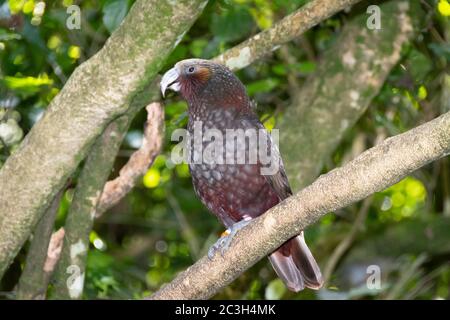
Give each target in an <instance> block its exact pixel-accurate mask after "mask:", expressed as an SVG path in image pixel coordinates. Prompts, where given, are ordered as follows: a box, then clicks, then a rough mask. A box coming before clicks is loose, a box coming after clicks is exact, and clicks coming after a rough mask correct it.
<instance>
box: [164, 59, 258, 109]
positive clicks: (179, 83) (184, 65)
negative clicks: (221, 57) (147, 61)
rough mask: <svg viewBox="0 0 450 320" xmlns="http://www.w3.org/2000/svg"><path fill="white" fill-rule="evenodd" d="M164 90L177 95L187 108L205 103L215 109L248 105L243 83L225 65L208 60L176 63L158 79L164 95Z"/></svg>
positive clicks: (187, 60) (190, 60) (188, 60)
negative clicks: (169, 90) (213, 106)
mask: <svg viewBox="0 0 450 320" xmlns="http://www.w3.org/2000/svg"><path fill="white" fill-rule="evenodd" d="M167 89H171V90H173V91H177V92H180V94H181V95H182V97H183V98H184V99H185V100H186V101H187V102H188V103H189V105H192V104H195V103H198V102H207V103H210V104H214V105H216V106H226V105H236V106H239V105H247V104H248V101H249V99H248V96H247V93H246V90H245V87H244V85H243V84H242V82H241V81H240V80H239V79H238V78H237V77H236V76H235V75H234V74H233V73H232V72H231V71H230V70H229V69H228V68H227V67H226V66H224V65H222V64H219V63H215V62H212V61H209V60H202V59H186V60H182V61H179V62H178V63H176V64H175V66H174V67H173V68H172V69H170V70H169V71H167V72H166V73H165V74H164V76H163V77H162V79H161V92H162V94H163V96H164V95H165V92H166V90H167Z"/></svg>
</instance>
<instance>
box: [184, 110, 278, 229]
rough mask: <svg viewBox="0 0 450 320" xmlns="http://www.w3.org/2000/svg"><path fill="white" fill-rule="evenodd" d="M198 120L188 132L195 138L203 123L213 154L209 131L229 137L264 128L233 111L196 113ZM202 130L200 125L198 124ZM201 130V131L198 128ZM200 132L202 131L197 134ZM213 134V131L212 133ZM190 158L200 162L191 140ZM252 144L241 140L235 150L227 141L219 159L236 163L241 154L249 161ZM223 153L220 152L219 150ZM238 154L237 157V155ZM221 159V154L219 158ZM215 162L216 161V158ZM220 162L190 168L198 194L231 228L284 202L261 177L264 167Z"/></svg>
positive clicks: (205, 140)
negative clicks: (231, 132) (232, 132)
mask: <svg viewBox="0 0 450 320" xmlns="http://www.w3.org/2000/svg"><path fill="white" fill-rule="evenodd" d="M196 111H197V112H196V113H195V116H194V115H193V114H190V117H189V123H188V131H189V134H190V136H191V137H193V136H194V121H202V127H201V129H202V132H203V141H202V146H203V150H205V149H208V147H209V149H210V150H212V149H213V148H212V145H211V144H212V143H214V142H211V137H210V136H207V135H206V134H205V132H206V131H207V130H211V129H213V130H218V131H220V132H221V133H222V136H223V137H224V140H225V137H226V129H243V130H246V129H250V128H253V129H255V130H258V129H261V128H263V126H262V125H261V124H260V123H259V121H257V120H256V121H251V120H249V119H247V118H246V116H241V115H240V114H239V113H236V112H233V109H224V108H220V109H214V110H206V109H204V110H196ZM197 126H198V124H197ZM197 128H199V127H197ZM197 132H199V131H197ZM210 132H211V131H210ZM189 145H190V150H189V151H190V152H189V157H190V159H191V160H193V159H198V156H199V154H200V151H199V150H198V149H199V148H198V145H197V146H195V145H194V142H193V141H192V140H191V143H190V144H189ZM247 149H248V144H246V143H245V141H242V140H237V141H236V145H235V147H234V148H230V145H229V144H228V148H227V144H226V143H225V141H223V145H222V152H223V153H222V155H221V157H219V158H222V159H227V158H228V159H229V158H230V157H233V158H234V159H236V155H237V153H239V154H240V155H242V154H245V156H246V158H245V159H248V157H249V150H247ZM219 151H220V150H219ZM233 151H234V152H237V153H233ZM218 155H219V154H218ZM212 158H214V157H212ZM215 159H216V161H209V163H206V161H202V162H199V163H192V161H191V162H190V164H189V168H190V172H191V175H192V180H193V185H194V189H195V192H196V193H197V195H198V196H199V198H200V199H201V201H202V202H203V204H205V206H206V207H207V208H208V209H209V210H210V211H211V212H212V213H214V214H215V215H216V216H218V217H219V219H220V220H221V221H222V223H223V224H224V225H225V226H227V227H229V226H230V225H232V224H233V223H235V222H236V221H239V220H241V219H243V218H244V217H247V216H248V217H252V218H253V217H257V216H259V215H261V214H262V213H264V212H265V211H267V210H268V209H270V208H271V207H273V206H274V205H276V204H277V203H278V202H279V201H280V199H279V197H278V195H277V194H276V193H275V191H274V190H273V188H272V186H271V185H270V184H269V183H268V181H267V179H266V177H265V176H263V175H261V174H260V165H259V164H258V163H256V164H249V163H248V161H247V162H246V163H245V164H241V163H234V164H229V163H223V164H222V163H220V161H218V160H217V158H215Z"/></svg>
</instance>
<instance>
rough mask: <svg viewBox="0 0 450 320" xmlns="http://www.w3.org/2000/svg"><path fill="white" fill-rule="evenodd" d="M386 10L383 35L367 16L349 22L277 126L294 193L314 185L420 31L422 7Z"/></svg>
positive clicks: (396, 5)
mask: <svg viewBox="0 0 450 320" xmlns="http://www.w3.org/2000/svg"><path fill="white" fill-rule="evenodd" d="M380 9H381V19H382V20H381V22H382V28H381V29H380V30H369V29H368V28H367V26H366V23H367V17H368V16H367V14H366V13H365V12H364V13H362V14H360V15H358V16H356V17H355V18H354V19H353V20H351V21H349V22H347V24H346V25H345V26H344V28H343V30H342V33H341V35H340V36H339V37H338V39H336V41H335V44H334V45H333V46H331V47H330V48H329V50H327V51H326V52H325V53H324V54H323V56H322V57H321V62H320V63H319V65H318V67H317V71H316V72H315V73H314V74H313V75H311V77H310V78H309V79H308V80H307V81H306V82H305V83H304V84H303V86H302V88H301V90H300V91H298V93H297V94H296V95H295V96H294V97H293V99H292V105H291V106H290V107H289V108H287V109H286V112H285V114H284V115H283V118H282V120H281V121H280V123H279V124H278V125H277V126H278V127H279V128H280V141H281V143H280V149H281V154H282V155H283V160H284V163H285V165H286V170H287V174H288V177H289V180H290V183H291V186H292V188H293V189H294V190H299V189H300V188H302V187H304V186H307V185H309V184H311V183H312V182H313V181H314V179H315V178H316V177H317V176H318V175H319V173H320V171H321V170H322V167H323V164H324V162H325V161H326V159H327V158H328V157H329V156H330V155H331V154H332V152H333V151H334V150H335V148H336V147H337V146H338V145H339V143H340V141H341V140H342V138H343V137H344V134H345V133H346V132H347V131H348V129H350V128H351V127H352V126H353V125H354V124H355V123H356V121H357V120H358V119H359V118H360V117H361V116H362V115H363V114H364V112H365V111H366V110H367V108H368V106H369V105H370V102H371V101H372V99H373V98H374V97H375V96H376V95H377V93H378V92H379V90H380V89H381V87H382V86H383V83H384V81H385V79H386V77H387V76H388V74H389V73H390V71H391V69H392V68H393V67H394V66H395V65H396V64H397V63H398V62H399V61H400V59H401V56H402V48H403V47H404V46H405V45H407V44H408V43H409V41H410V39H411V38H412V36H413V34H414V29H416V30H418V28H416V27H415V24H416V22H417V21H418V20H419V19H418V17H419V15H420V12H421V9H420V3H418V2H414V1H413V2H410V1H389V2H385V3H382V4H380ZM293 145H295V146H296V147H295V148H293V147H292V146H293Z"/></svg>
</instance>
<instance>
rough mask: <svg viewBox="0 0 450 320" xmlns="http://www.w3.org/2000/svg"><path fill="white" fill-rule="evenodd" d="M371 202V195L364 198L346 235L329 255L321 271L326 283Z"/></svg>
mask: <svg viewBox="0 0 450 320" xmlns="http://www.w3.org/2000/svg"><path fill="white" fill-rule="evenodd" d="M371 203H372V197H369V198H367V199H365V200H364V202H363V204H362V206H361V209H360V210H359V211H358V214H357V216H356V219H355V222H354V223H353V225H352V228H351V229H350V232H349V233H348V234H347V236H346V237H345V238H344V239H343V240H342V241H341V242H340V243H339V245H338V246H337V247H336V249H334V251H333V253H332V254H331V257H330V258H329V259H328V262H327V265H326V267H325V269H324V272H323V277H324V279H325V281H326V282H327V283H328V282H329V281H330V276H331V274H332V273H333V271H334V269H335V268H336V265H337V264H338V262H339V260H340V259H341V257H342V256H343V255H344V254H345V253H346V252H347V250H348V249H349V248H350V246H351V244H352V242H353V240H355V238H356V235H357V234H358V232H359V231H360V230H361V228H362V227H363V225H364V222H365V221H366V218H367V214H368V213H369V208H370V204H371Z"/></svg>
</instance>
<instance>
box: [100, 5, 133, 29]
mask: <svg viewBox="0 0 450 320" xmlns="http://www.w3.org/2000/svg"><path fill="white" fill-rule="evenodd" d="M127 11H128V1H124V0H109V1H107V2H106V3H105V4H104V5H103V24H104V25H105V27H106V29H108V31H109V32H110V33H112V32H113V31H114V30H116V29H117V27H118V26H119V25H120V23H121V22H122V20H123V19H124V18H125V16H126V15H127Z"/></svg>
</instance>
